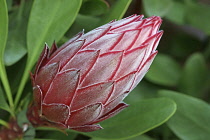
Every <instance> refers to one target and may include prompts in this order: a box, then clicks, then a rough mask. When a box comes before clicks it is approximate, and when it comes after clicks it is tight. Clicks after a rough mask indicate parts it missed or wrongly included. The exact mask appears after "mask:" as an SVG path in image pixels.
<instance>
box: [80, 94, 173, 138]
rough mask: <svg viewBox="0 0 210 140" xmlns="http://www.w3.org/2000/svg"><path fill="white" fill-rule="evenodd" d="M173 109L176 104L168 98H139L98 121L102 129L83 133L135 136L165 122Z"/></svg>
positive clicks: (122, 136)
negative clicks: (125, 107)
mask: <svg viewBox="0 0 210 140" xmlns="http://www.w3.org/2000/svg"><path fill="white" fill-rule="evenodd" d="M175 110H176V104H175V103H174V102H173V101H172V100H170V99H166V98H158V99H157V98H156V99H147V100H141V101H139V102H136V103H134V104H132V105H130V106H129V107H128V108H127V109H125V110H124V111H123V112H121V113H120V114H118V115H117V116H115V117H113V118H111V119H109V120H106V121H104V122H102V123H100V124H101V126H102V127H103V128H104V129H103V130H99V131H95V132H89V133H83V134H84V135H87V136H90V137H93V138H94V137H96V138H102V139H119V138H124V139H127V138H131V137H135V136H138V135H141V134H143V133H145V132H147V131H149V130H151V129H153V128H155V127H157V126H159V125H161V124H163V123H164V122H166V121H167V120H168V119H169V118H170V117H171V116H172V115H173V114H174V112H175Z"/></svg>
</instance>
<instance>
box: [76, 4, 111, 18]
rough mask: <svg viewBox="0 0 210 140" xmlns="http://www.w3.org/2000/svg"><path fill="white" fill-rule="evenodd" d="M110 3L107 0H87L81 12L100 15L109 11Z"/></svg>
mask: <svg viewBox="0 0 210 140" xmlns="http://www.w3.org/2000/svg"><path fill="white" fill-rule="evenodd" d="M108 8H109V4H108V3H107V2H106V1H105V0H87V1H85V2H84V3H83V4H82V7H81V9H80V13H81V14H83V15H92V16H99V15H102V14H104V13H105V12H107V11H108Z"/></svg>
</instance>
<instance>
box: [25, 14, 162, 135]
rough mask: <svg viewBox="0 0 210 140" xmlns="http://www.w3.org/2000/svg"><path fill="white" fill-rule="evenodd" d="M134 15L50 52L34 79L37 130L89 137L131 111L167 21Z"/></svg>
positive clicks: (32, 110) (46, 52)
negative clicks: (68, 131) (46, 128)
mask: <svg viewBox="0 0 210 140" xmlns="http://www.w3.org/2000/svg"><path fill="white" fill-rule="evenodd" d="M142 18H143V16H142V15H140V16H139V15H133V16H130V17H128V18H124V19H122V20H119V21H112V22H110V23H108V24H105V25H103V26H101V27H98V28H96V29H94V30H92V31H90V32H88V33H86V34H83V32H81V33H79V34H77V35H76V36H75V37H73V38H72V39H70V40H69V41H68V42H67V43H65V44H64V45H62V46H61V47H60V48H58V49H57V47H56V44H55V43H54V44H53V45H52V48H51V50H49V48H48V46H47V45H45V48H44V50H43V52H42V54H41V56H40V58H39V61H38V63H37V66H36V70H35V73H34V74H32V75H31V79H32V82H33V94H34V101H33V104H32V105H31V106H30V108H29V110H28V118H29V120H30V121H31V122H32V124H33V125H34V126H40V125H45V126H53V127H57V128H61V129H62V128H63V129H65V128H69V129H74V130H77V131H83V132H89V131H95V130H98V129H101V128H102V127H101V126H100V125H98V124H97V123H98V122H101V121H103V120H105V119H108V118H110V117H112V116H114V115H116V114H117V113H119V112H120V111H121V110H123V109H124V108H126V107H127V106H128V105H127V104H125V103H124V102H123V99H124V98H125V97H126V96H127V95H128V94H129V93H130V92H131V91H132V90H133V89H134V88H135V87H136V85H137V84H138V83H139V82H140V81H141V79H142V78H143V77H144V75H145V74H146V72H147V71H148V69H149V67H150V65H151V63H152V61H153V59H154V57H155V56H156V54H157V51H156V48H157V45H158V43H159V40H160V38H161V36H162V34H163V32H162V31H159V27H160V25H161V22H162V20H161V18H160V17H157V16H153V17H150V18H145V19H142Z"/></svg>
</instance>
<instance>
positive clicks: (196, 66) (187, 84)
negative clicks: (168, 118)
mask: <svg viewBox="0 0 210 140" xmlns="http://www.w3.org/2000/svg"><path fill="white" fill-rule="evenodd" d="M207 74H208V69H207V66H206V63H205V60H204V57H203V55H202V54H200V53H195V54H193V55H192V56H190V57H189V58H188V60H187V62H186V64H185V66H184V70H183V73H182V76H181V81H180V86H179V87H180V91H181V92H183V93H187V94H189V95H192V96H195V97H202V94H201V93H202V90H203V89H204V87H205V83H206V80H207Z"/></svg>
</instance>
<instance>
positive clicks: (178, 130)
mask: <svg viewBox="0 0 210 140" xmlns="http://www.w3.org/2000/svg"><path fill="white" fill-rule="evenodd" d="M159 94H160V95H161V96H164V97H168V98H170V99H172V100H174V101H175V102H176V104H177V111H176V113H175V114H174V116H173V117H171V118H170V120H169V121H168V122H167V124H168V126H169V127H170V128H171V130H172V131H173V132H174V133H175V134H176V135H177V136H178V137H179V138H180V139H183V140H207V139H209V137H210V121H209V118H210V106H209V104H207V103H205V102H204V101H202V100H199V99H196V98H193V97H190V96H187V95H184V94H181V93H178V92H174V91H167V90H161V91H160V92H159Z"/></svg>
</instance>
